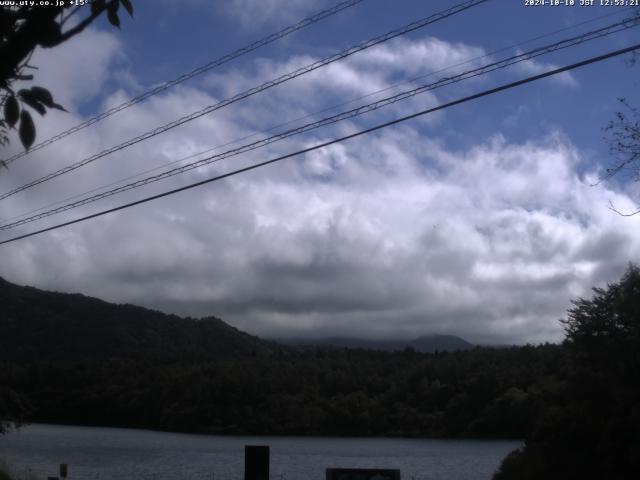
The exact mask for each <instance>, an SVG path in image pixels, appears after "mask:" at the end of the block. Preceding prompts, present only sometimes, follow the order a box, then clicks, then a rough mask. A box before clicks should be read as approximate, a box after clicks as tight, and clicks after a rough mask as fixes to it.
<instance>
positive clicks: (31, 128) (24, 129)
mask: <svg viewBox="0 0 640 480" xmlns="http://www.w3.org/2000/svg"><path fill="white" fill-rule="evenodd" d="M18 133H19V135H20V141H21V142H22V145H24V148H26V149H27V150H29V147H31V145H33V142H34V141H35V139H36V126H35V125H34V124H33V119H32V118H31V114H30V113H29V112H27V111H26V110H22V112H20V128H19V129H18Z"/></svg>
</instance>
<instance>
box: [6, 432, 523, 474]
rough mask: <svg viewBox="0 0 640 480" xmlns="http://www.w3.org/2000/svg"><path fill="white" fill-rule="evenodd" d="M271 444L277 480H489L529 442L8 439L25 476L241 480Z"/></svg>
mask: <svg viewBox="0 0 640 480" xmlns="http://www.w3.org/2000/svg"><path fill="white" fill-rule="evenodd" d="M256 444H257V445H270V446H271V478H273V479H278V480H279V479H282V480H314V479H318V480H322V479H324V478H325V477H324V476H325V474H324V472H325V468H327V467H346V468H348V467H354V468H358V467H361V468H365V467H369V468H399V469H400V470H401V474H402V479H403V480H411V479H415V480H427V479H428V480H472V479H473V480H483V479H489V478H491V474H492V473H493V472H494V471H495V469H496V468H497V467H498V465H499V464H500V461H501V459H502V458H504V457H505V455H506V454H507V453H509V452H510V451H511V450H514V449H515V448H518V447H519V446H520V445H521V443H520V442H517V441H484V440H413V439H399V438H327V437H250V436H247V437H240V436H233V437H226V436H225V437H223V436H214V435H189V434H178V433H164V432H152V431H147V430H129V429H121V428H94V427H70V426H56V425H31V426H28V427H24V428H23V429H21V430H20V431H18V432H15V433H11V434H8V435H3V436H0V461H4V462H6V463H8V464H9V465H11V466H12V468H13V470H14V471H15V472H16V473H17V475H18V477H19V478H22V477H27V476H29V474H35V475H37V476H38V477H39V478H42V479H46V478H47V476H54V475H57V473H58V464H60V463H67V464H68V465H69V476H68V479H69V480H75V479H78V480H93V479H95V480H100V479H105V480H106V479H109V480H112V479H118V480H129V479H131V480H133V479H136V480H184V479H189V480H241V479H242V478H243V471H244V446H245V445H256Z"/></svg>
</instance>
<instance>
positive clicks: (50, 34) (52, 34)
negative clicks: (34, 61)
mask: <svg viewBox="0 0 640 480" xmlns="http://www.w3.org/2000/svg"><path fill="white" fill-rule="evenodd" d="M61 38H62V31H61V30H60V25H59V24H58V23H57V22H56V21H55V20H51V21H50V22H47V23H44V24H42V25H40V26H39V30H38V43H39V44H40V45H42V46H43V47H45V48H46V47H55V46H56V45H58V44H59V43H60V41H61Z"/></svg>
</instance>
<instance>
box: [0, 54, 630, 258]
mask: <svg viewBox="0 0 640 480" xmlns="http://www.w3.org/2000/svg"><path fill="white" fill-rule="evenodd" d="M639 48H640V43H637V44H635V45H632V46H630V47H626V48H622V49H620V50H615V51H613V52H609V53H606V54H603V55H599V56H596V57H591V58H589V59H586V60H582V61H580V62H577V63H573V64H571V65H567V66H564V67H560V68H556V69H554V70H550V71H548V72H545V73H541V74H539V75H533V76H530V77H527V78H524V79H522V80H518V81H516V82H511V83H507V84H504V85H501V86H499V87H495V88H492V89H489V90H484V91H482V92H480V93H476V94H474V95H469V96H467V97H463V98H460V99H458V100H454V101H451V102H448V103H445V104H442V105H438V106H437V107H433V108H428V109H426V110H422V111H420V112H417V113H413V114H411V115H406V116H404V117H400V118H397V119H395V120H391V121H389V122H385V123H381V124H379V125H376V126H373V127H370V128H367V129H364V130H360V131H358V132H355V133H352V134H350V135H345V136H343V137H340V138H336V139H333V140H329V141H327V142H323V143H320V144H317V145H314V146H312V147H308V148H304V149H302V150H298V151H296V152H293V153H288V154H286V155H282V156H280V157H276V158H272V159H270V160H266V161H264V162H260V163H256V164H253V165H250V166H248V167H244V168H239V169H237V170H234V171H232V172H228V173H225V174H222V175H217V176H215V177H211V178H208V179H206V180H202V181H199V182H195V183H192V184H189V185H185V186H183V187H179V188H175V189H173V190H169V191H166V192H163V193H159V194H157V195H152V196H150V197H146V198H143V199H141V200H136V201H134V202H130V203H126V204H124V205H120V206H118V207H113V208H110V209H107V210H102V211H100V212H97V213H93V214H91V215H87V216H84V217H80V218H77V219H75V220H70V221H68V222H64V223H59V224H57V225H53V226H51V227H47V228H43V229H40V230H36V231H34V232H30V233H26V234H24V235H19V236H16V237H13V238H9V239H7V240H3V241H0V245H4V244H6V243H11V242H15V241H18V240H22V239H24V238H29V237H33V236H35V235H39V234H41V233H45V232H49V231H52V230H57V229H59V228H62V227H66V226H69V225H73V224H76V223H80V222H84V221H86V220H90V219H92V218H96V217H100V216H102V215H106V214H108V213H113V212H117V211H119V210H124V209H127V208H130V207H134V206H136V205H140V204H143V203H147V202H151V201H153V200H158V199H160V198H163V197H167V196H169V195H173V194H176V193H179V192H182V191H185V190H190V189H192V188H195V187H199V186H201V185H205V184H208V183H212V182H215V181H218V180H222V179H224V178H228V177H232V176H234V175H238V174H240V173H244V172H248V171H250V170H255V169H257V168H259V167H264V166H266V165H270V164H272V163H276V162H279V161H281V160H285V159H287V158H291V157H295V156H297V155H301V154H303V153H309V152H312V151H314V150H318V149H320V148H324V147H328V146H330V145H333V144H336V143H340V142H344V141H346V140H350V139H352V138H356V137H359V136H362V135H365V134H368V133H372V132H375V131H377V130H381V129H383V128H386V127H390V126H392V125H396V124H399V123H402V122H405V121H407V120H411V119H413V118H417V117H420V116H423V115H427V114H429V113H433V112H436V111H438V110H443V109H446V108H450V107H453V106H455V105H460V104H462V103H466V102H469V101H472V100H476V99H478V98H482V97H486V96H489V95H493V94H495V93H498V92H502V91H504V90H509V89H511V88H515V87H519V86H521V85H525V84H528V83H531V82H534V81H537V80H541V79H543V78H547V77H550V76H552V75H557V74H559V73H563V72H567V71H569V70H573V69H576V68H579V67H584V66H586V65H590V64H592V63H597V62H601V61H603V60H607V59H609V58H613V57H616V56H619V55H623V54H625V53H629V52H632V51H634V50H637V49H639Z"/></svg>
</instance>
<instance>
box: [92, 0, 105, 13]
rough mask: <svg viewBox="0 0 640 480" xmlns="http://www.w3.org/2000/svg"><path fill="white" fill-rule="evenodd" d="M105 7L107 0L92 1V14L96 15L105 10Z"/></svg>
mask: <svg viewBox="0 0 640 480" xmlns="http://www.w3.org/2000/svg"><path fill="white" fill-rule="evenodd" d="M104 7H105V0H93V2H91V14H92V15H95V14H97V13H100V12H101V11H102V10H104Z"/></svg>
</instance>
